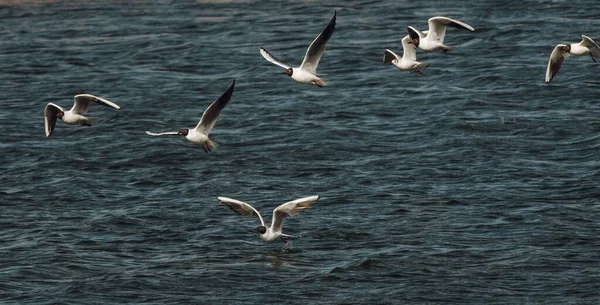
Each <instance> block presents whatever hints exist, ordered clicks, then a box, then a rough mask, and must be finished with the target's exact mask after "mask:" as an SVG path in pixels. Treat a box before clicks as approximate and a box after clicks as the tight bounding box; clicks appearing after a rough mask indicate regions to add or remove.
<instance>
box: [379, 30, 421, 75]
mask: <svg viewBox="0 0 600 305" xmlns="http://www.w3.org/2000/svg"><path fill="white" fill-rule="evenodd" d="M402 47H403V49H404V53H403V54H402V57H400V56H398V54H396V53H394V52H392V51H391V50H388V49H386V50H385V52H384V53H383V63H384V64H392V65H394V66H396V68H398V69H400V70H404V71H413V72H415V73H417V74H419V75H423V72H422V71H423V70H424V69H425V68H427V66H429V64H428V63H426V62H423V63H421V62H418V61H417V47H416V46H415V45H414V43H413V41H412V39H411V38H410V37H409V36H408V35H407V36H406V37H404V38H403V39H402Z"/></svg>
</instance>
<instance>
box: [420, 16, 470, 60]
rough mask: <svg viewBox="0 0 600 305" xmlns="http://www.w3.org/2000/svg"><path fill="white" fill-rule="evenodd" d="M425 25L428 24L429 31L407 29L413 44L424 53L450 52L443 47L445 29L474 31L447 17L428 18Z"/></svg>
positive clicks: (466, 25)
mask: <svg viewBox="0 0 600 305" xmlns="http://www.w3.org/2000/svg"><path fill="white" fill-rule="evenodd" d="M427 23H428V24H429V30H426V31H422V32H421V31H419V30H417V29H415V28H414V27H412V26H409V27H408V34H409V36H410V38H411V39H412V40H413V44H414V45H416V46H417V47H419V48H420V49H421V50H423V51H425V52H439V51H444V52H448V51H452V49H453V48H452V47H449V46H446V45H444V36H445V35H446V27H453V28H457V29H463V30H467V31H471V32H473V31H475V29H474V28H473V27H472V26H470V25H468V24H466V23H464V22H462V21H458V20H454V19H450V18H447V17H433V18H429V20H428V21H427Z"/></svg>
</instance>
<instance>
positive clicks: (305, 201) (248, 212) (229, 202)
mask: <svg viewBox="0 0 600 305" xmlns="http://www.w3.org/2000/svg"><path fill="white" fill-rule="evenodd" d="M217 200H219V201H220V202H221V203H222V204H224V205H226V206H228V207H230V208H231V209H232V210H233V211H234V212H236V213H238V214H239V215H243V216H257V217H258V219H260V227H258V228H256V230H257V231H258V233H259V234H260V238H261V239H262V240H264V241H266V242H273V241H277V240H278V239H279V240H282V241H283V242H287V238H289V237H292V236H291V235H287V234H283V233H282V227H283V220H284V219H285V218H286V217H288V216H296V215H298V214H300V213H302V212H304V210H306V209H308V208H309V207H310V206H311V205H313V204H314V203H315V202H317V200H319V196H310V197H304V198H300V199H296V200H294V201H290V202H286V203H284V204H282V205H280V206H278V207H277V208H275V210H273V219H272V222H271V226H270V227H268V228H267V227H266V225H265V221H264V220H263V218H262V217H261V216H260V213H258V211H257V210H256V209H255V208H253V207H252V206H251V205H249V204H247V203H245V202H242V201H239V200H236V199H232V198H227V197H217Z"/></svg>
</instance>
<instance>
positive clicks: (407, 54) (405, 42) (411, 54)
mask: <svg viewBox="0 0 600 305" xmlns="http://www.w3.org/2000/svg"><path fill="white" fill-rule="evenodd" d="M411 40H412V39H411V37H410V35H406V36H404V38H402V48H404V54H402V57H403V58H408V59H410V60H415V61H416V60H417V46H415V45H414V44H412V43H409V42H410V41H411Z"/></svg>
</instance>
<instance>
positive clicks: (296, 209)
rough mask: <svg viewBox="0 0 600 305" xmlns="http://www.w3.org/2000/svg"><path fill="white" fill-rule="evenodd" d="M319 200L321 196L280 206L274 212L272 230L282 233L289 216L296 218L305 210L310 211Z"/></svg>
mask: <svg viewBox="0 0 600 305" xmlns="http://www.w3.org/2000/svg"><path fill="white" fill-rule="evenodd" d="M317 200H319V196H310V197H304V198H300V199H296V200H294V201H290V202H286V203H284V204H282V205H280V206H278V207H277V208H276V209H275V210H273V222H272V223H271V230H272V231H273V232H281V227H282V226H283V220H284V219H285V218H286V217H288V216H296V215H298V214H300V213H302V212H304V210H306V209H308V208H309V207H310V206H311V205H313V204H314V203H315V202H317Z"/></svg>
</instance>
